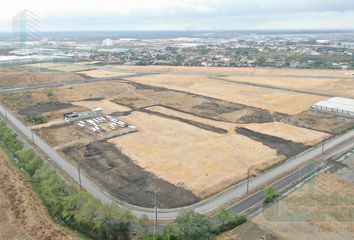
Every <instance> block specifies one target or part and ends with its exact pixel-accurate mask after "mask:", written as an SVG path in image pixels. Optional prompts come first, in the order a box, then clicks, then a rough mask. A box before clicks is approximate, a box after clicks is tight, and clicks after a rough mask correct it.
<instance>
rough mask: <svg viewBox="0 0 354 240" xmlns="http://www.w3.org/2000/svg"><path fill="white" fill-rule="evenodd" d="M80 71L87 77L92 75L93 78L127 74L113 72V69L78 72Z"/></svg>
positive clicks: (125, 73)
mask: <svg viewBox="0 0 354 240" xmlns="http://www.w3.org/2000/svg"><path fill="white" fill-rule="evenodd" d="M80 73H83V74H85V75H87V76H89V77H93V78H104V77H119V76H123V75H127V74H129V73H127V72H113V71H107V70H90V71H85V72H80Z"/></svg>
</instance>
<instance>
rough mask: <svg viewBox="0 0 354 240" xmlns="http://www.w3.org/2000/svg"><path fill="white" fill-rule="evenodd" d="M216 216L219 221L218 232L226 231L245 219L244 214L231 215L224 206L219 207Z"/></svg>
mask: <svg viewBox="0 0 354 240" xmlns="http://www.w3.org/2000/svg"><path fill="white" fill-rule="evenodd" d="M217 218H218V220H219V222H220V226H219V231H218V232H226V231H229V230H231V229H233V228H235V227H237V226H239V225H241V224H243V223H245V222H246V221H247V218H246V217H245V216H240V215H232V214H231V213H230V212H229V211H227V210H226V209H225V208H221V209H219V212H218V215H217Z"/></svg>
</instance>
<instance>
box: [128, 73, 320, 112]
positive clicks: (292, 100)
mask: <svg viewBox="0 0 354 240" xmlns="http://www.w3.org/2000/svg"><path fill="white" fill-rule="evenodd" d="M129 79H130V80H132V81H136V82H139V83H143V84H148V85H153V86H156V87H165V88H170V89H174V90H178V91H186V92H190V93H194V94H200V95H203V96H208V97H212V98H216V99H220V100H224V101H229V102H234V103H238V104H243V105H247V106H252V107H255V108H262V109H266V110H268V111H270V112H279V113H285V114H290V115H295V114H298V113H300V112H303V111H305V110H307V109H308V108H309V107H311V106H312V105H313V104H315V103H316V102H318V101H320V100H324V99H325V98H324V97H322V96H318V95H311V94H302V93H296V92H285V91H280V90H275V89H264V88H261V87H254V86H245V85H242V84H237V83H230V82H226V81H222V80H216V79H211V78H208V77H204V76H193V75H174V74H161V75H148V76H144V77H137V78H129Z"/></svg>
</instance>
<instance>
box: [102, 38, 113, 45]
mask: <svg viewBox="0 0 354 240" xmlns="http://www.w3.org/2000/svg"><path fill="white" fill-rule="evenodd" d="M102 46H105V47H111V46H113V40H112V39H109V38H107V39H105V40H103V41H102Z"/></svg>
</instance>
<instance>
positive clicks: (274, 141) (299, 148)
mask: <svg viewBox="0 0 354 240" xmlns="http://www.w3.org/2000/svg"><path fill="white" fill-rule="evenodd" d="M235 131H236V133H238V134H241V135H243V136H246V137H249V138H251V139H253V140H255V141H257V142H261V143H263V144H264V145H266V146H268V147H270V148H272V149H275V150H277V152H278V153H279V154H281V155H284V156H286V157H288V158H290V157H293V156H296V155H298V154H299V153H302V152H303V151H305V150H307V149H309V148H310V146H307V145H304V144H302V143H296V142H293V141H289V140H285V139H282V138H278V137H275V136H270V135H266V134H262V133H259V132H255V131H252V130H249V129H247V128H236V129H235Z"/></svg>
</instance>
